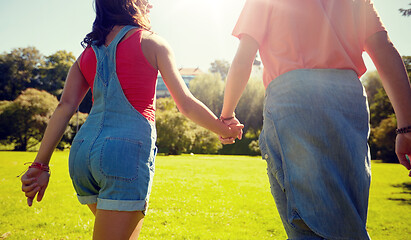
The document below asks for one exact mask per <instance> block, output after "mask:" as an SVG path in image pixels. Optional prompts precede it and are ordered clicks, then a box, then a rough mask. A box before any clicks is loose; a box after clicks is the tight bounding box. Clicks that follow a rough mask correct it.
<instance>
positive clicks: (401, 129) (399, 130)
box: [395, 126, 411, 134]
mask: <svg viewBox="0 0 411 240" xmlns="http://www.w3.org/2000/svg"><path fill="white" fill-rule="evenodd" d="M409 132H411V126H408V127H403V128H398V129H395V133H396V134H401V133H409Z"/></svg>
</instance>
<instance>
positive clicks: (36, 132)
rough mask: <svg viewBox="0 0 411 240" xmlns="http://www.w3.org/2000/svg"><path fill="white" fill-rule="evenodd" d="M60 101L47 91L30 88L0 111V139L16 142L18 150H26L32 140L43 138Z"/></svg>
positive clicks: (6, 141)
mask: <svg viewBox="0 0 411 240" xmlns="http://www.w3.org/2000/svg"><path fill="white" fill-rule="evenodd" d="M57 104H58V101H57V99H56V97H55V96H53V95H51V94H49V93H47V92H46V91H39V90H36V89H33V88H28V89H26V90H25V91H23V92H22V94H21V95H20V96H18V97H17V98H16V99H15V100H14V101H12V102H9V103H8V104H4V105H6V106H4V107H3V108H2V110H1V112H0V126H1V127H0V141H2V142H3V143H7V144H15V149H14V150H16V151H26V150H27V149H28V148H29V147H30V145H29V141H30V140H35V143H33V145H36V144H37V143H38V141H40V140H41V138H42V134H43V132H44V130H45V129H46V126H47V123H48V120H49V118H50V117H51V115H52V113H53V111H54V109H55V108H56V107H57Z"/></svg>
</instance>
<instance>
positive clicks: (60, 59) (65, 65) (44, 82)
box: [38, 51, 76, 97]
mask: <svg viewBox="0 0 411 240" xmlns="http://www.w3.org/2000/svg"><path fill="white" fill-rule="evenodd" d="M75 61H76V57H75V56H74V55H73V53H71V52H66V51H57V52H56V53H54V54H52V55H50V56H48V57H46V59H45V63H44V64H43V65H42V66H41V67H40V72H41V77H40V79H39V80H38V85H39V86H38V88H39V89H43V90H46V91H47V92H49V93H51V94H53V95H55V96H57V97H59V96H60V95H61V93H62V91H63V87H64V82H65V81H66V77H67V74H68V71H69V70H70V68H71V66H72V65H73V63H74V62H75Z"/></svg>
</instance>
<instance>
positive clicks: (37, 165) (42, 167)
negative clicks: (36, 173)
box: [29, 162, 50, 172]
mask: <svg viewBox="0 0 411 240" xmlns="http://www.w3.org/2000/svg"><path fill="white" fill-rule="evenodd" d="M29 168H37V169H40V170H42V171H45V172H50V167H49V166H48V165H46V164H43V163H38V162H34V163H32V164H31V165H30V166H29Z"/></svg>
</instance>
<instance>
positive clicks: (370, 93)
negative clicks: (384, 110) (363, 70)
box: [362, 71, 382, 105]
mask: <svg viewBox="0 0 411 240" xmlns="http://www.w3.org/2000/svg"><path fill="white" fill-rule="evenodd" d="M362 83H363V85H364V87H365V89H366V92H367V98H368V103H369V104H370V105H371V104H373V101H374V96H375V95H376V94H377V93H378V91H379V89H381V88H382V83H381V79H380V75H379V74H378V72H377V71H373V72H369V73H367V74H366V75H365V76H364V80H363V81H362Z"/></svg>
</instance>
